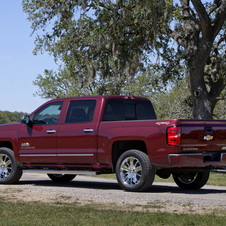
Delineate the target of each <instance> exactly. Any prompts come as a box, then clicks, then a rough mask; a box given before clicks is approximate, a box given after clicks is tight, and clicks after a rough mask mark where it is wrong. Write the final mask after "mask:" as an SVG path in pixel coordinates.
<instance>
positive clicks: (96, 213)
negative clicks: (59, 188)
mask: <svg viewBox="0 0 226 226" xmlns="http://www.w3.org/2000/svg"><path fill="white" fill-rule="evenodd" d="M128 209H130V208H128ZM0 212H1V220H0V225H4V226H5V225H23V226H26V225H36V226H38V225H60V226H62V225H76V226H77V225H78V226H79V225H81V226H85V225H92V226H95V225H98V226H104V225H107V226H111V225H117V226H120V225H125V226H127V225H128V226H132V225H135V226H136V225H137V226H138V225H139V226H140V225H169V226H170V225H176V226H177V225H180V226H181V225H197V226H204V225H225V222H226V216H218V215H215V214H206V215H198V214H194V215H189V214H170V213H166V212H160V211H158V212H156V213H154V212H153V213H152V212H151V213H150V212H148V211H145V212H140V211H139V212H138V211H133V210H128V211H125V210H117V209H106V208H103V209H101V205H100V204H99V205H92V204H89V205H85V206H80V205H79V204H78V203H71V204H62V203H61V204H54V205H53V204H52V205H51V204H41V203H34V202H30V203H10V202H6V201H3V200H2V201H0Z"/></svg>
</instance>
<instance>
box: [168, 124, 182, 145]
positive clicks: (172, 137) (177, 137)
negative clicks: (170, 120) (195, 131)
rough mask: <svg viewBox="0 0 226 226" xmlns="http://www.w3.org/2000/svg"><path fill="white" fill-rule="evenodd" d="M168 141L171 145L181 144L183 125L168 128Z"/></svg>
mask: <svg viewBox="0 0 226 226" xmlns="http://www.w3.org/2000/svg"><path fill="white" fill-rule="evenodd" d="M167 143H168V144H169V145H180V144H181V127H180V126H173V127H169V128H167Z"/></svg>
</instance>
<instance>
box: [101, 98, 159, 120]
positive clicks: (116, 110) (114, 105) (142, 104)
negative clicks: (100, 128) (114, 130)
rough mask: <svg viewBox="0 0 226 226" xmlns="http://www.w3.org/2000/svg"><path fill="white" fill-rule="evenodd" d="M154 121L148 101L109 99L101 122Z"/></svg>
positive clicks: (153, 113) (152, 110) (152, 111)
mask: <svg viewBox="0 0 226 226" xmlns="http://www.w3.org/2000/svg"><path fill="white" fill-rule="evenodd" d="M150 119H156V115H155V112H154V109H153V106H152V104H151V102H150V101H140V100H139V101H138V100H119V99H110V100H108V102H107V105H106V109H105V113H104V118H103V121H124V120H150Z"/></svg>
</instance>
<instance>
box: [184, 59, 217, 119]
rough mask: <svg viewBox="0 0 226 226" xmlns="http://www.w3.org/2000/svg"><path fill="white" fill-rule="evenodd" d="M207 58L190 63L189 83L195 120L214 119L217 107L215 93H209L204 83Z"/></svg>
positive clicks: (192, 60) (191, 60)
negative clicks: (214, 111)
mask: <svg viewBox="0 0 226 226" xmlns="http://www.w3.org/2000/svg"><path fill="white" fill-rule="evenodd" d="M204 58H205V57H203V58H200V57H199V59H197V57H192V59H190V60H189V61H188V83H189V87H190V91H191V94H192V98H193V109H192V111H193V118H194V119H213V110H214V107H215V105H216V98H215V96H214V93H211V92H208V90H207V88H206V84H205V81H204V66H205V59H204Z"/></svg>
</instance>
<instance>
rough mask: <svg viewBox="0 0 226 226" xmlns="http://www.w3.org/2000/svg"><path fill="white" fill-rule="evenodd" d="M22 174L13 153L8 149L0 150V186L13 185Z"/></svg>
mask: <svg viewBox="0 0 226 226" xmlns="http://www.w3.org/2000/svg"><path fill="white" fill-rule="evenodd" d="M22 174H23V171H22V169H21V168H20V167H19V166H18V164H17V162H16V159H15V156H14V153H13V151H12V150H11V149H9V148H0V184H13V183H16V182H17V181H19V179H20V178H21V176H22Z"/></svg>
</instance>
